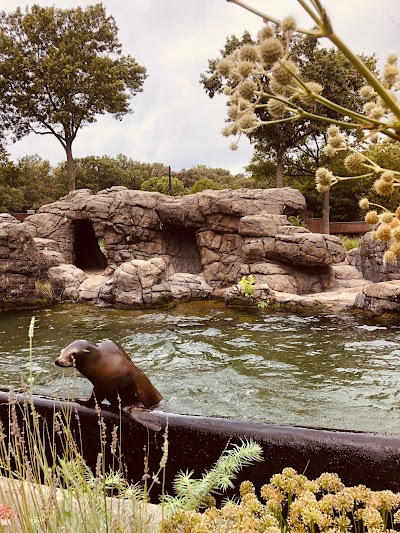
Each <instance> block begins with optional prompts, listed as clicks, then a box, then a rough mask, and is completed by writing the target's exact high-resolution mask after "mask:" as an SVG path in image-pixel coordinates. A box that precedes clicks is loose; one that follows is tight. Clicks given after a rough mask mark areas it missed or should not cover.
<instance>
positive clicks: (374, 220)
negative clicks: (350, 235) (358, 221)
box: [364, 211, 379, 226]
mask: <svg viewBox="0 0 400 533" xmlns="http://www.w3.org/2000/svg"><path fill="white" fill-rule="evenodd" d="M364 220H365V222H366V223H367V224H370V226H373V225H374V224H378V222H379V216H378V213H377V212H376V211H368V213H367V214H366V215H365V218H364Z"/></svg>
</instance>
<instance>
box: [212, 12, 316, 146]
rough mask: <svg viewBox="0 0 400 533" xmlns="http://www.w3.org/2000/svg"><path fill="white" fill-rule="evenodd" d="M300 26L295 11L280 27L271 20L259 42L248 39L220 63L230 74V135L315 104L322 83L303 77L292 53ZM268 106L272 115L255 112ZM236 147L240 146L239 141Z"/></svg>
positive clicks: (227, 130)
mask: <svg viewBox="0 0 400 533" xmlns="http://www.w3.org/2000/svg"><path fill="white" fill-rule="evenodd" d="M294 31H296V21H295V19H294V18H293V17H286V18H285V19H283V20H282V21H281V23H280V25H279V33H277V32H276V31H275V29H274V27H273V26H272V25H270V24H266V25H265V26H264V27H263V28H262V29H261V31H260V32H259V33H258V36H257V44H255V45H251V44H245V45H243V46H242V47H240V48H239V49H237V50H235V51H234V52H232V53H231V54H230V55H228V56H227V57H225V58H223V59H222V60H221V61H220V62H219V63H218V65H217V71H218V73H219V74H220V76H222V77H224V78H225V79H226V80H227V87H226V89H225V93H226V94H227V95H228V96H229V101H228V121H229V124H228V126H226V127H225V128H224V129H223V130H222V134H223V135H224V136H230V135H240V133H248V132H251V131H252V130H254V129H256V128H258V127H259V126H260V125H262V124H268V123H271V122H272V123H276V122H280V121H282V120H283V121H287V120H291V119H293V120H295V119H297V118H300V116H305V114H307V109H310V108H312V107H313V106H314V105H315V96H316V95H319V94H320V93H321V92H322V90H323V87H322V85H320V84H319V83H317V82H314V81H306V82H305V81H302V80H301V79H300V77H299V74H298V69H297V66H296V65H295V63H293V62H292V61H290V59H289V57H288V56H289V44H290V39H291V36H292V34H293V32H294ZM265 109H266V110H267V111H268V114H269V116H270V117H271V120H268V121H265V120H262V119H261V118H260V116H259V115H257V114H256V113H255V112H256V110H265ZM231 148H232V149H236V148H237V141H236V142H234V143H232V145H231Z"/></svg>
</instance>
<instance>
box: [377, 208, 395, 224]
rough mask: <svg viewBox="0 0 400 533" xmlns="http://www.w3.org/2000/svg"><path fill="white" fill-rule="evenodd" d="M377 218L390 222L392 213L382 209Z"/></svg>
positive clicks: (385, 222) (386, 222)
mask: <svg viewBox="0 0 400 533" xmlns="http://www.w3.org/2000/svg"><path fill="white" fill-rule="evenodd" d="M379 218H380V221H381V222H383V223H384V224H390V223H391V222H392V220H393V213H391V212H390V211H384V212H383V213H381V215H380V217H379Z"/></svg>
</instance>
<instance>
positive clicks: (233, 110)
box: [228, 104, 240, 120]
mask: <svg viewBox="0 0 400 533" xmlns="http://www.w3.org/2000/svg"><path fill="white" fill-rule="evenodd" d="M239 116H240V112H239V108H238V106H237V105H235V104H233V105H230V106H229V108H228V117H229V118H230V119H231V120H236V119H238V118H239Z"/></svg>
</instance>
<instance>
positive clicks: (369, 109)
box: [363, 102, 376, 116]
mask: <svg viewBox="0 0 400 533" xmlns="http://www.w3.org/2000/svg"><path fill="white" fill-rule="evenodd" d="M375 107H376V103H375V102H367V103H366V104H364V105H363V110H364V113H365V114H366V115H368V116H370V115H371V112H372V110H373V109H375Z"/></svg>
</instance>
